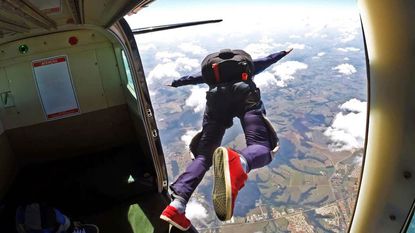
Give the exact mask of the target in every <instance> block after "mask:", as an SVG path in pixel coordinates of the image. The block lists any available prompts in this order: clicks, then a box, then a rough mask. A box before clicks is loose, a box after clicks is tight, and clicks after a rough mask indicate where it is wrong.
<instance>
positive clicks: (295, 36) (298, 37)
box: [290, 35, 301, 39]
mask: <svg viewBox="0 0 415 233" xmlns="http://www.w3.org/2000/svg"><path fill="white" fill-rule="evenodd" d="M300 38H301V36H299V35H290V39H300Z"/></svg>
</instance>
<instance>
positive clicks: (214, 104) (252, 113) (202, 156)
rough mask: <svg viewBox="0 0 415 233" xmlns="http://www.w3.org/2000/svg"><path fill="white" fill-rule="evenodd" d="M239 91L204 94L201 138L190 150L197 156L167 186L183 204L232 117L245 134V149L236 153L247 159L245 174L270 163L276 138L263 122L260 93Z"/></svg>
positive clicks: (207, 168) (230, 124)
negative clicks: (236, 120)
mask: <svg viewBox="0 0 415 233" xmlns="http://www.w3.org/2000/svg"><path fill="white" fill-rule="evenodd" d="M238 88H239V89H238ZM238 88H234V89H233V90H232V89H231V90H225V91H224V90H222V91H220V90H213V92H212V91H209V92H208V93H207V103H206V110H205V114H204V118H203V129H202V132H201V134H200V135H198V136H200V138H198V140H197V148H196V149H195V151H196V154H195V151H193V153H194V154H195V155H197V156H196V158H195V159H194V160H193V161H192V162H191V163H190V164H189V165H188V166H187V168H186V170H185V172H183V173H182V174H181V175H180V176H179V177H178V178H177V180H176V181H175V182H174V183H173V184H172V185H171V186H170V189H171V190H172V191H173V193H174V195H177V196H179V197H181V198H183V199H185V200H186V201H188V200H189V199H190V196H191V195H192V193H193V191H194V190H195V189H196V187H197V186H198V185H199V183H200V182H201V181H202V179H203V176H204V175H205V173H206V171H208V170H209V168H210V167H211V166H212V155H213V152H214V150H215V149H216V148H217V147H219V146H220V145H221V142H222V138H223V135H224V134H225V130H226V129H227V128H229V127H230V126H232V120H233V118H234V117H238V118H239V119H240V121H241V125H242V128H243V131H244V134H245V140H246V144H247V147H246V148H245V149H243V150H242V151H239V153H240V154H241V155H242V156H243V157H244V158H245V159H246V161H247V163H248V171H249V170H252V169H255V168H260V167H263V166H265V165H267V164H269V163H270V162H271V160H272V155H271V150H272V149H273V148H274V146H275V143H276V141H278V138H277V137H276V134H275V131H274V130H273V129H272V128H270V125H269V124H267V122H266V120H265V119H264V115H265V109H264V106H263V104H262V101H261V100H260V94H259V90H258V89H256V90H249V89H248V91H243V90H246V88H242V90H241V88H240V87H238ZM228 89H229V88H228ZM227 95H229V96H227Z"/></svg>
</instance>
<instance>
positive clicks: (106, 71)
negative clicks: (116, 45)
mask: <svg viewBox="0 0 415 233" xmlns="http://www.w3.org/2000/svg"><path fill="white" fill-rule="evenodd" d="M95 52H96V55H97V60H98V67H99V71H100V74H101V78H102V85H103V88H104V91H105V94H106V98H107V102H108V105H109V106H110V107H111V106H115V105H120V104H123V103H125V99H124V94H123V91H122V88H121V79H120V78H114V77H119V76H120V74H119V71H118V67H117V61H116V59H115V55H114V50H113V48H112V47H107V48H100V49H96V50H95Z"/></svg>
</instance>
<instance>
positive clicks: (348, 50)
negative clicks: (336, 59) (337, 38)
mask: <svg viewBox="0 0 415 233" xmlns="http://www.w3.org/2000/svg"><path fill="white" fill-rule="evenodd" d="M337 50H339V51H341V52H358V51H360V49H359V48H355V47H346V48H337Z"/></svg>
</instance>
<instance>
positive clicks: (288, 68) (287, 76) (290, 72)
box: [272, 61, 308, 87]
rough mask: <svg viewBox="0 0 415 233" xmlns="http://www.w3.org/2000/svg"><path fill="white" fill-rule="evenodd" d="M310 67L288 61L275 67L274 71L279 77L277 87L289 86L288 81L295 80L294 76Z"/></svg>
mask: <svg viewBox="0 0 415 233" xmlns="http://www.w3.org/2000/svg"><path fill="white" fill-rule="evenodd" d="M307 68H308V65H307V64H305V63H302V62H299V61H286V62H283V63H281V64H278V65H277V66H274V67H273V68H272V70H273V71H274V72H275V73H274V74H275V75H276V76H277V85H278V86H280V87H285V86H287V81H289V80H292V79H294V74H295V73H297V71H299V70H305V69H307Z"/></svg>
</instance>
